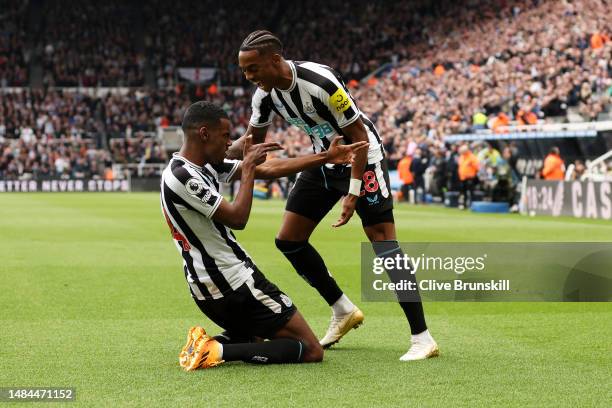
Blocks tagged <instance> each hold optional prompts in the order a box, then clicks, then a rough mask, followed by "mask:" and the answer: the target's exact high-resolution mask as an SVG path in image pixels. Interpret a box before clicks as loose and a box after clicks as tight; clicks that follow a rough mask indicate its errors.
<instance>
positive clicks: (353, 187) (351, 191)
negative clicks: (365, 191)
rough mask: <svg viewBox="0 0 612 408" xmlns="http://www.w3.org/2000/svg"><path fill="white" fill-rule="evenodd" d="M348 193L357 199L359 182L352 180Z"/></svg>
mask: <svg viewBox="0 0 612 408" xmlns="http://www.w3.org/2000/svg"><path fill="white" fill-rule="evenodd" d="M348 192H349V194H352V195H354V196H357V197H359V194H361V180H359V179H354V178H352V179H351V184H349V190H348Z"/></svg>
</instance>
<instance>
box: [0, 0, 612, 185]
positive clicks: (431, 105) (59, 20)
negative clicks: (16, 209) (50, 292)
mask: <svg viewBox="0 0 612 408" xmlns="http://www.w3.org/2000/svg"><path fill="white" fill-rule="evenodd" d="M1 3H2V7H1V10H2V11H1V13H2V14H0V22H2V29H1V33H0V86H1V88H2V90H1V91H0V96H1V102H0V143H1V144H2V161H1V162H0V177H5V178H6V177H11V178H20V177H32V176H39V175H48V174H51V175H53V176H61V175H62V174H66V170H65V168H64V167H62V165H61V163H62V162H68V163H69V166H65V167H69V168H70V169H71V170H69V172H73V173H74V174H77V173H78V174H81V173H82V172H81V171H78V169H79V168H80V167H81V166H82V165H81V164H77V161H78V159H82V161H85V163H86V164H87V166H86V167H87V169H88V170H87V171H89V172H90V173H91V175H92V176H94V175H95V176H97V177H106V176H109V173H108V170H107V169H108V168H109V167H110V166H112V164H113V163H123V164H128V163H133V164H134V163H135V164H140V163H156V162H161V161H163V160H165V159H166V157H167V152H165V149H164V147H163V145H162V144H161V143H162V142H161V141H160V140H158V138H157V136H158V134H159V133H158V130H159V129H160V128H165V127H168V126H170V127H171V126H178V125H180V121H181V117H182V112H183V110H184V109H185V107H186V106H187V105H188V104H189V103H190V102H191V101H193V100H197V99H211V100H214V101H216V102H218V103H220V104H222V105H223V106H224V108H225V109H226V110H227V111H228V112H229V113H230V115H231V117H232V122H233V124H234V136H239V135H241V134H242V133H243V132H244V130H245V129H246V127H247V125H248V119H249V115H250V108H249V105H250V94H251V93H252V87H251V86H249V84H247V83H245V80H244V78H243V76H242V74H241V72H240V70H239V68H238V67H237V64H236V50H237V48H238V46H239V44H240V42H241V40H242V38H243V37H244V36H245V35H246V34H247V33H248V32H250V31H252V30H253V29H256V28H261V27H262V26H265V27H267V28H270V29H271V30H272V31H275V32H276V33H277V34H278V35H279V37H280V38H281V39H283V40H284V41H285V49H286V52H285V54H286V56H287V57H289V58H292V59H296V60H314V61H318V62H323V63H327V64H329V65H330V66H333V67H335V68H337V69H338V70H340V71H341V73H342V74H343V76H344V77H345V79H346V80H347V82H348V83H349V86H350V87H352V88H353V93H354V95H355V96H356V99H357V100H358V101H359V105H360V108H361V109H362V110H364V111H365V112H366V113H367V114H368V115H370V117H371V118H373V119H374V120H375V122H376V125H377V128H378V129H379V131H380V133H381V134H382V135H383V137H384V142H385V148H386V150H387V151H388V153H389V158H390V162H391V168H395V166H396V165H397V163H398V162H399V161H400V160H401V159H402V158H403V157H406V156H410V157H412V156H414V153H415V151H416V149H417V148H418V149H420V152H421V155H422V156H423V157H424V159H423V160H425V161H426V163H427V166H426V170H425V174H424V176H425V180H426V183H425V185H426V190H427V191H426V193H433V194H434V195H441V194H442V193H443V191H444V190H448V189H451V190H453V189H455V187H456V186H454V185H453V183H456V180H455V179H456V161H457V152H456V151H457V146H458V145H459V144H462V143H464V142H466V141H467V140H468V139H467V138H463V139H462V138H461V135H464V134H474V135H491V134H497V135H503V134H506V133H508V132H511V131H513V129H519V131H522V130H521V129H523V128H521V126H525V125H526V126H531V125H542V124H549V123H565V122H579V121H584V122H593V121H605V120H609V119H610V117H611V115H612V113H611V112H610V100H611V97H612V42H611V41H610V35H611V34H612V33H611V32H610V27H611V26H612V25H611V24H610V15H612V5H611V4H610V3H609V2H605V1H601V0H577V1H571V2H570V1H563V2H559V1H550V0H542V1H536V0H517V1H495V2H490V1H482V0H471V1H465V2H453V1H440V2H431V1H425V0H423V1H412V2H402V1H386V2H368V1H365V0H357V1H356V2H353V3H350V9H349V4H348V3H343V2H339V1H335V0H331V1H330V0H328V1H322V0H315V1H311V2H305V1H299V2H296V3H295V4H294V5H292V7H286V6H284V5H283V4H282V3H281V2H279V1H276V0H270V1H266V2H264V6H262V4H261V3H257V4H256V3H247V4H243V3H240V2H238V1H233V0H232V1H228V2H224V3H222V4H218V3H217V2H215V1H212V0H207V1H203V2H198V3H196V4H195V5H194V4H192V3H189V2H186V1H182V0H177V1H174V2H172V3H167V2H163V1H161V0H155V1H152V2H149V3H148V4H147V7H141V6H140V4H139V3H137V2H134V1H118V0H111V1H108V2H105V3H104V4H103V5H101V4H98V3H96V2H92V1H68V2H66V1H59V0H46V1H43V0H40V1H36V2H34V3H33V2H18V1H8V0H3V1H2V2H1ZM33 4H35V5H37V6H40V5H41V4H42V7H34V6H33ZM230 14H231V19H229V18H228V16H229V15H230ZM326 16H334V18H333V19H328V18H327V19H326V18H325V17H326ZM343 17H344V18H343ZM233 21H240V24H232V22H233ZM328 21H346V24H345V25H343V27H342V29H338V27H336V26H333V25H331V24H329V23H328ZM32 22H38V24H35V25H33V24H32ZM230 24H232V25H231V26H230ZM28 27H36V28H33V29H30V30H29V29H28ZM330 39H333V40H330ZM184 68H187V69H191V71H189V70H188V71H181V70H182V69H184ZM207 70H208V71H207ZM211 70H212V71H211ZM200 75H202V77H200ZM207 75H210V78H209V80H207V81H201V82H199V83H198V82H194V80H197V79H204V78H207ZM194 76H195V77H194ZM271 130H272V131H271V135H270V136H269V137H270V139H272V140H274V141H279V142H280V143H283V144H284V145H286V146H287V151H286V153H285V154H287V155H295V154H301V153H305V152H309V151H310V150H311V146H310V141H309V139H308V137H307V136H306V135H304V134H302V133H301V132H299V131H298V130H297V129H294V128H287V126H286V124H285V123H284V122H283V121H281V120H276V121H275V122H274V123H273V126H272V129H271ZM450 135H452V136H453V137H449V136H450ZM447 138H448V139H447ZM478 138H480V139H479V140H470V141H469V143H470V145H471V146H470V147H471V149H472V150H473V151H474V153H475V154H476V155H477V156H480V157H481V159H482V160H483V163H484V164H485V165H484V166H483V167H482V169H481V172H480V173H479V179H480V180H481V181H482V187H483V189H484V190H488V193H489V194H492V189H493V188H494V186H493V184H495V183H489V184H491V186H490V187H487V183H488V182H489V181H491V180H494V181H497V179H498V178H499V176H498V173H499V171H500V169H499V168H498V165H497V161H498V160H497V159H496V158H498V157H499V158H501V160H499V162H500V163H503V165H504V166H505V165H508V166H509V167H510V168H511V172H510V174H511V175H512V177H511V178H512V180H513V183H514V184H516V182H517V180H518V177H519V176H521V175H523V174H528V175H537V173H538V168H539V166H541V163H542V160H543V158H544V157H543V156H544V154H545V152H540V156H539V157H536V158H535V161H534V160H532V161H526V157H522V156H524V154H525V153H524V149H523V146H522V145H521V144H520V142H512V143H510V142H503V141H502V142H492V143H491V141H490V140H489V143H488V144H487V138H486V137H485V136H482V137H481V136H477V137H476V138H475V139H478ZM289 140H290V141H291V143H287V141H289ZM449 140H453V142H449ZM56 141H57V143H56ZM38 144H40V146H41V147H40V149H39V148H38V147H37V145H38ZM83 146H86V148H84V147H83ZM493 150H494V151H496V152H497V153H490V152H491V151H493ZM563 150H564V149H563V148H562V151H563ZM574 150H575V149H574ZM24 152H25V154H24ZM94 152H95V153H94ZM483 152H484V153H483ZM566 155H567V160H568V164H569V162H575V161H576V160H578V161H580V162H584V160H585V159H588V157H586V153H585V152H584V151H581V150H580V149H578V151H577V152H574V151H571V152H570V151H567V152H566ZM590 155H591V156H594V154H593V153H592V152H591V153H590ZM30 156H32V157H30ZM39 156H40V157H39ZM51 156H54V158H53V159H51ZM58 157H60V159H59V164H60V166H59V167H58V166H57V165H55V163H56V162H57V161H58ZM491 157H493V158H495V160H493V159H491ZM34 162H36V163H37V164H36V163H34ZM100 163H102V164H101V165H100ZM34 164H36V166H34ZM577 164H580V163H577ZM602 166H603V168H602V171H604V172H607V171H608V167H612V166H608V165H607V164H606V163H603V164H602ZM34 167H36V168H34ZM43 167H44V168H45V169H44V170H41V169H42V168H43ZM47 167H48V169H46V168H47ZM73 168H77V171H73V170H72V169H73ZM575 168H577V169H580V168H582V167H580V166H575ZM58 170H59V171H58ZM419 171H420V170H419ZM503 171H504V170H502V172H503ZM573 171H575V170H573ZM71 174H72V173H71ZM114 176H115V177H116V176H118V175H116V174H115V175H114Z"/></svg>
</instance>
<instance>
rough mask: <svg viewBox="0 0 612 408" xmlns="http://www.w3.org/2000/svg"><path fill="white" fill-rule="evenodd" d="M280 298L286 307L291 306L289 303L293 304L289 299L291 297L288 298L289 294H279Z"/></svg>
mask: <svg viewBox="0 0 612 408" xmlns="http://www.w3.org/2000/svg"><path fill="white" fill-rule="evenodd" d="M280 299H281V300H282V301H283V303H284V304H285V306H287V307H291V305H292V304H293V302H292V301H291V299H289V296H287V295H285V294H282V295H280Z"/></svg>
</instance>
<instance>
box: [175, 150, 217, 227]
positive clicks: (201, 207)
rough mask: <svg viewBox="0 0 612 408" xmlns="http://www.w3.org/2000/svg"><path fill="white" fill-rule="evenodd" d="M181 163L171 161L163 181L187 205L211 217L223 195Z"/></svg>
mask: <svg viewBox="0 0 612 408" xmlns="http://www.w3.org/2000/svg"><path fill="white" fill-rule="evenodd" d="M181 163H182V162H180V161H178V160H176V161H174V162H173V163H172V164H173V166H172V169H171V171H170V172H168V173H167V174H166V177H164V182H165V183H166V185H167V186H168V188H170V189H171V190H172V191H173V192H174V193H175V194H176V195H177V196H178V197H180V199H182V200H183V202H184V203H185V204H187V206H189V207H191V208H192V209H193V210H195V211H198V212H199V213H201V214H202V215H204V216H205V217H207V218H212V217H213V215H214V214H215V211H217V209H218V208H219V205H221V201H223V197H222V196H221V195H220V194H219V192H218V191H217V190H216V189H215V188H214V186H212V185H210V184H208V183H207V182H206V181H204V178H203V177H202V176H201V175H199V174H198V173H197V172H195V171H193V170H190V169H188V168H187V167H186V166H183V165H181Z"/></svg>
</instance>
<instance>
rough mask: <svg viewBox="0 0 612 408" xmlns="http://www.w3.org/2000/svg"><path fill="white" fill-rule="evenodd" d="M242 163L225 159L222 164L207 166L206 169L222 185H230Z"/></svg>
mask: <svg viewBox="0 0 612 408" xmlns="http://www.w3.org/2000/svg"><path fill="white" fill-rule="evenodd" d="M240 163H242V161H241V160H228V159H225V160H224V161H223V163H221V164H207V165H206V167H207V168H208V170H209V171H211V173H212V174H213V175H214V176H215V177H216V178H217V180H219V181H220V182H221V183H229V182H230V181H231V180H232V177H233V176H234V174H235V173H236V170H237V169H238V166H240Z"/></svg>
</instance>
